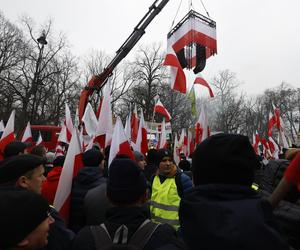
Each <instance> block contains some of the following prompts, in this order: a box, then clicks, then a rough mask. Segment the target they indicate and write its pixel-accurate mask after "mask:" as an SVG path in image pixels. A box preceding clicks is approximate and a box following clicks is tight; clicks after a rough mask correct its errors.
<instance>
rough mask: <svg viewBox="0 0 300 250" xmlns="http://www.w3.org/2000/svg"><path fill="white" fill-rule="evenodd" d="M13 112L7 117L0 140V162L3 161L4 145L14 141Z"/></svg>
mask: <svg viewBox="0 0 300 250" xmlns="http://www.w3.org/2000/svg"><path fill="white" fill-rule="evenodd" d="M14 128H15V110H13V111H12V112H11V114H10V116H9V119H8V121H7V124H6V127H5V129H4V131H3V133H2V136H1V139H0V154H1V155H0V160H2V159H3V154H4V149H5V147H6V145H7V144H8V143H10V142H12V141H14V140H15V135H14V132H15V129H14Z"/></svg>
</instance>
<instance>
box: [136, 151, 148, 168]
mask: <svg viewBox="0 0 300 250" xmlns="http://www.w3.org/2000/svg"><path fill="white" fill-rule="evenodd" d="M133 155H134V159H135V162H136V163H137V165H138V166H139V167H140V168H141V169H142V170H143V171H144V170H145V168H146V165H147V163H146V160H145V156H144V155H143V154H142V153H140V152H138V151H134V152H133Z"/></svg>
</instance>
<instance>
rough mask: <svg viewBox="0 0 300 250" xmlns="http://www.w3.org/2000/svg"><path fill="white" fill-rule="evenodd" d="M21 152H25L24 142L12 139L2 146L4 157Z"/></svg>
mask: <svg viewBox="0 0 300 250" xmlns="http://www.w3.org/2000/svg"><path fill="white" fill-rule="evenodd" d="M21 154H27V145H26V143H24V142H21V141H12V142H10V143H8V144H7V145H6V147H5V148H4V159H7V158H9V157H11V156H15V155H21Z"/></svg>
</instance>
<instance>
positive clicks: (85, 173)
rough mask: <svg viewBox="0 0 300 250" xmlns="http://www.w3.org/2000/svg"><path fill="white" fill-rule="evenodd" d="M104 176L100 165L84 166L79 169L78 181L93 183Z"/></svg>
mask: <svg viewBox="0 0 300 250" xmlns="http://www.w3.org/2000/svg"><path fill="white" fill-rule="evenodd" d="M101 177H103V174H102V170H101V169H100V167H83V168H81V169H80V170H79V171H78V174H77V177H76V181H77V182H78V183H80V184H84V185H85V184H91V183H93V182H95V181H98V180H99V179H100V178H101Z"/></svg>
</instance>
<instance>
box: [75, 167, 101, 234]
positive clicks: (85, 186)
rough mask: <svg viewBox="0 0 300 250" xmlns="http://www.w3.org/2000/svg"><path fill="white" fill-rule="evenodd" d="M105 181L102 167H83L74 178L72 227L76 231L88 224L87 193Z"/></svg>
mask: <svg viewBox="0 0 300 250" xmlns="http://www.w3.org/2000/svg"><path fill="white" fill-rule="evenodd" d="M104 182H105V178H104V177H103V174H102V170H101V169H100V167H83V168H81V169H80V170H79V172H78V174H77V176H76V177H75V178H74V180H73V185H72V193H71V211H70V221H69V226H70V228H71V229H72V230H73V231H74V232H75V233H76V232H78V231H79V230H80V229H81V228H82V227H84V226H85V225H86V218H85V214H84V198H85V195H86V193H87V192H88V191H89V190H90V189H92V188H94V187H97V186H99V185H100V184H102V183H104Z"/></svg>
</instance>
